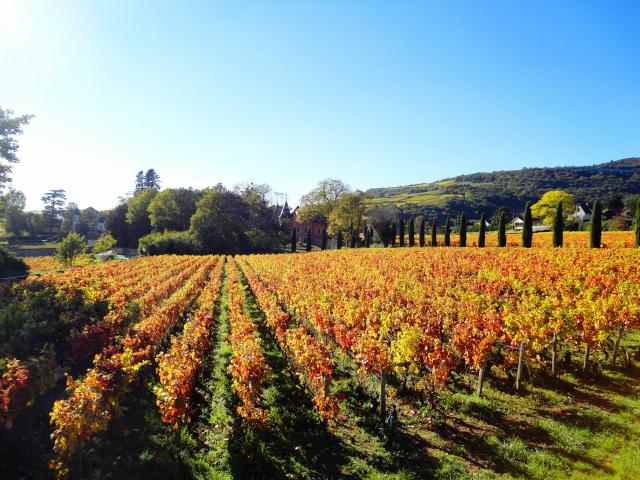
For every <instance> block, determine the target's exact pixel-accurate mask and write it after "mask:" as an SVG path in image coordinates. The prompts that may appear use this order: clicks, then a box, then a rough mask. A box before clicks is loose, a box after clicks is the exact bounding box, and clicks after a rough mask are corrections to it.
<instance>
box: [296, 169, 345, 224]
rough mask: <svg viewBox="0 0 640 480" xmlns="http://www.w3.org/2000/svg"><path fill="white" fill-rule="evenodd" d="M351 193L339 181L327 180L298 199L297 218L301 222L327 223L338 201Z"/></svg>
mask: <svg viewBox="0 0 640 480" xmlns="http://www.w3.org/2000/svg"><path fill="white" fill-rule="evenodd" d="M348 193H351V188H349V186H348V185H347V184H345V183H344V182H342V181H341V180H337V179H335V178H327V179H325V180H322V181H321V182H319V183H318V186H317V187H316V188H314V189H313V190H311V191H310V192H309V193H307V194H305V195H303V196H302V198H301V199H300V209H299V210H298V218H299V219H300V221H302V222H306V221H317V222H328V221H329V216H330V215H331V212H333V211H334V209H335V208H336V207H337V205H338V200H340V199H341V198H342V197H344V196H345V195H346V194H348Z"/></svg>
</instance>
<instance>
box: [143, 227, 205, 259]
mask: <svg viewBox="0 0 640 480" xmlns="http://www.w3.org/2000/svg"><path fill="white" fill-rule="evenodd" d="M138 252H139V253H140V255H164V254H176V255H190V254H194V253H198V248H197V246H196V243H195V240H194V238H193V236H192V235H191V234H190V233H189V232H169V231H166V232H154V233H150V234H149V235H145V236H144V237H142V238H140V240H138Z"/></svg>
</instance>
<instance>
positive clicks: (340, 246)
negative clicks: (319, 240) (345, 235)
mask: <svg viewBox="0 0 640 480" xmlns="http://www.w3.org/2000/svg"><path fill="white" fill-rule="evenodd" d="M342 242H343V239H342V231H341V230H338V237H337V239H336V243H337V245H336V248H337V249H338V250H340V249H341V248H342Z"/></svg>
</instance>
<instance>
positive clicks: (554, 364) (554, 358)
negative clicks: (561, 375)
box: [551, 332, 558, 377]
mask: <svg viewBox="0 0 640 480" xmlns="http://www.w3.org/2000/svg"><path fill="white" fill-rule="evenodd" d="M557 373H558V337H557V335H556V332H553V343H552V350H551V375H552V376H554V377H555V376H556V374H557Z"/></svg>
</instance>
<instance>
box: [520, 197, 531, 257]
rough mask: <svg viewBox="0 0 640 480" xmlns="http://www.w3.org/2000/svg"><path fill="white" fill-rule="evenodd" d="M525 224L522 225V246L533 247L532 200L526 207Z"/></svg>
mask: <svg viewBox="0 0 640 480" xmlns="http://www.w3.org/2000/svg"><path fill="white" fill-rule="evenodd" d="M523 220H524V225H522V246H523V247H525V248H531V243H532V242H533V217H532V215H531V202H527V204H526V205H525V207H524V219H523Z"/></svg>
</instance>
